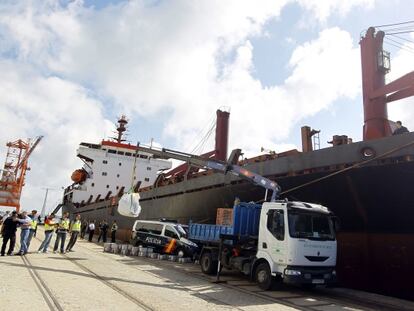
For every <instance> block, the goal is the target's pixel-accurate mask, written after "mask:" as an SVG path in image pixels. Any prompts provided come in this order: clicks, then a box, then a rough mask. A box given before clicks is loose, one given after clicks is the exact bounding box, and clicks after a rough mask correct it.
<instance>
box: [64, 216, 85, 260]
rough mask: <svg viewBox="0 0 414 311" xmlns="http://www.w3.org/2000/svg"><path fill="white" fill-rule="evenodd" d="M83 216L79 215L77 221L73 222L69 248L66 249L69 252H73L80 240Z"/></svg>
mask: <svg viewBox="0 0 414 311" xmlns="http://www.w3.org/2000/svg"><path fill="white" fill-rule="evenodd" d="M80 219H81V216H80V215H79V214H77V215H76V217H75V220H74V221H73V222H72V224H71V227H70V231H69V232H70V240H69V243H68V246H67V247H66V251H67V252H73V250H72V248H73V246H74V245H75V243H76V240H77V239H78V235H79V234H80V231H81V225H82V223H81V220H80Z"/></svg>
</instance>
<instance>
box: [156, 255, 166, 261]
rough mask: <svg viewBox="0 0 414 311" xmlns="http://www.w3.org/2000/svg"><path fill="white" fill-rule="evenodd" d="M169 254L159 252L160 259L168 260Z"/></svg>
mask: <svg viewBox="0 0 414 311" xmlns="http://www.w3.org/2000/svg"><path fill="white" fill-rule="evenodd" d="M167 259H168V255H163V254H158V260H167Z"/></svg>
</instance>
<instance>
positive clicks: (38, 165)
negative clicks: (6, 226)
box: [0, 61, 111, 209]
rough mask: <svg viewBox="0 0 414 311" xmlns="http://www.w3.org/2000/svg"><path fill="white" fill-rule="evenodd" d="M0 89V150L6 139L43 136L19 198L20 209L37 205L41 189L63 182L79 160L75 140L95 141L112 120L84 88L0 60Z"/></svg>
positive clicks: (41, 194) (30, 163) (107, 128)
mask: <svg viewBox="0 0 414 311" xmlns="http://www.w3.org/2000/svg"><path fill="white" fill-rule="evenodd" d="M0 94H1V96H0V124H1V125H2V128H3V129H7V131H2V133H1V135H0V146H1V149H2V150H1V153H2V154H3V152H4V148H5V144H6V141H10V140H15V139H18V138H22V139H26V138H27V137H31V138H33V137H35V136H37V135H40V134H42V135H45V137H44V139H43V140H42V141H41V142H40V144H39V145H38V147H37V148H36V149H35V151H34V152H33V154H32V156H31V158H30V160H29V165H30V166H31V167H32V170H31V171H29V172H28V174H27V186H26V187H25V189H24V190H23V197H22V207H23V208H24V209H33V208H37V209H40V208H41V203H42V199H43V195H44V191H43V190H42V188H44V187H52V188H57V189H60V187H61V186H66V184H67V183H68V181H69V178H70V173H71V171H72V170H73V169H74V168H76V167H77V166H78V165H79V162H78V161H77V160H76V157H75V154H76V151H75V150H76V148H77V146H78V144H79V143H80V142H81V141H99V140H100V139H102V138H103V137H104V135H105V132H106V133H109V130H110V128H111V124H110V123H109V122H107V121H105V119H104V118H103V116H102V107H101V105H100V103H99V102H97V101H96V100H95V99H93V98H91V97H90V96H89V95H88V92H87V90H85V89H84V88H83V87H81V86H79V85H77V84H74V83H71V82H69V81H65V80H62V79H60V78H57V77H53V76H51V77H43V76H40V75H38V74H37V73H36V72H34V71H33V70H30V69H28V68H27V67H26V66H20V65H19V64H17V63H13V62H9V61H1V62H0ZM2 160H3V159H2ZM2 162H3V161H2ZM59 196H61V193H59V192H54V193H50V197H49V199H50V200H51V201H56V200H57V198H58V197H59ZM51 201H50V202H51Z"/></svg>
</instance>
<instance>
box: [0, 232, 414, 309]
mask: <svg viewBox="0 0 414 311" xmlns="http://www.w3.org/2000/svg"><path fill="white" fill-rule="evenodd" d="M19 235H20V234H19V232H18V234H17V241H18V240H19ZM42 239H43V228H42V227H39V229H38V232H37V237H36V238H34V239H33V240H32V243H31V245H30V253H29V254H27V255H25V256H5V257H0V275H1V282H0V310H180V311H184V310H191V311H194V310H197V311H198V310H199V311H201V310H312V311H336V310H343V311H345V310H346V311H352V310H414V303H413V302H410V301H404V300H400V299H395V298H390V297H385V296H380V295H375V294H368V293H364V292H359V291H352V290H346V289H332V290H331V289H326V290H323V289H322V290H315V291H310V292H306V291H302V290H300V289H297V288H284V289H281V290H278V291H267V292H264V291H261V290H260V289H259V288H258V287H257V286H255V285H254V283H250V282H249V281H248V280H246V279H245V278H243V277H241V276H240V275H238V274H234V273H230V272H229V273H226V272H224V273H223V275H222V277H221V280H222V281H224V283H219V284H216V283H213V282H212V281H213V280H214V278H211V277H208V276H205V275H203V274H202V273H201V272H200V268H199V266H198V265H196V264H193V263H187V264H179V263H176V262H166V261H159V260H155V259H149V258H142V257H135V256H134V257H132V256H121V255H119V254H110V253H104V252H103V245H102V244H97V243H93V242H92V243H91V242H87V241H86V240H78V242H77V244H76V245H75V247H74V250H75V251H74V252H70V253H67V254H54V253H53V252H51V249H50V252H49V253H48V254H42V253H41V254H38V253H37V252H36V250H37V248H38V247H39V245H40V241H41V240H42ZM54 241H55V237H53V239H52V242H51V247H52V246H53V244H54ZM0 242H2V239H0ZM18 246H19V245H18V243H17V245H16V249H18Z"/></svg>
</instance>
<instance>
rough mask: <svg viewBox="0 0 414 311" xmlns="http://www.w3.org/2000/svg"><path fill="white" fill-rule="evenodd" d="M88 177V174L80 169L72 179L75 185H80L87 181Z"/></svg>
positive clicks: (74, 173) (73, 174)
mask: <svg viewBox="0 0 414 311" xmlns="http://www.w3.org/2000/svg"><path fill="white" fill-rule="evenodd" d="M86 177H87V174H86V172H85V171H84V170H83V169H79V170H76V171H74V172H73V173H72V176H71V179H72V181H73V182H74V183H76V184H80V183H82V182H84V181H85V180H86Z"/></svg>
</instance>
